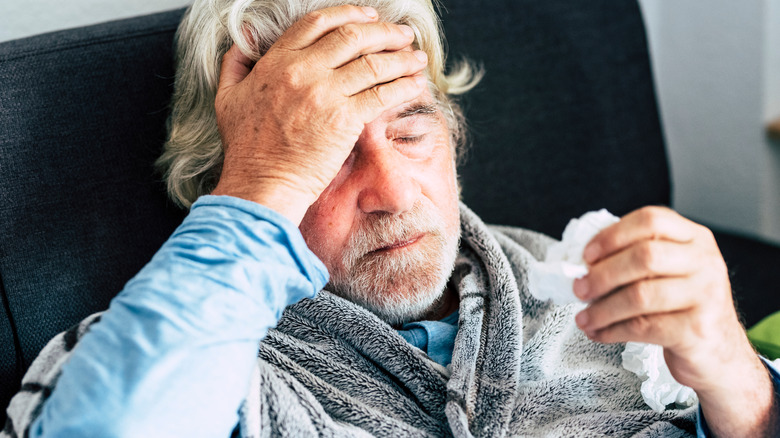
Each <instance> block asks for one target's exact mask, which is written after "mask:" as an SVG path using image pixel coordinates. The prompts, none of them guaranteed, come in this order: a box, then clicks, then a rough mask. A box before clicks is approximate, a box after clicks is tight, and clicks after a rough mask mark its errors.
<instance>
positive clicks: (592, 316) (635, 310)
mask: <svg viewBox="0 0 780 438" xmlns="http://www.w3.org/2000/svg"><path fill="white" fill-rule="evenodd" d="M688 287H689V285H686V282H685V281H684V280H682V279H680V278H659V279H654V280H646V281H639V282H636V283H632V284H630V285H628V286H626V287H624V288H621V289H618V290H616V291H615V292H613V293H611V294H609V295H607V296H605V297H603V298H601V299H599V300H597V301H594V302H592V303H591V304H590V305H589V306H588V308H586V309H585V310H583V311H581V312H580V313H579V314H578V315H577V317H576V321H577V325H578V326H579V327H580V328H581V329H582V330H583V331H584V332H585V333H593V332H596V331H599V330H602V329H605V328H607V327H609V326H612V325H615V324H618V323H622V322H625V321H628V320H630V319H632V318H637V317H642V316H650V315H656V314H660V313H669V312H672V313H674V312H679V311H683V310H688V309H690V308H692V307H694V306H695V305H696V304H697V301H698V300H697V297H695V296H693V295H692V294H691V293H689V290H688Z"/></svg>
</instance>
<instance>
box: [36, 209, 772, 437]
mask: <svg viewBox="0 0 780 438" xmlns="http://www.w3.org/2000/svg"><path fill="white" fill-rule="evenodd" d="M327 280H328V275H327V271H326V269H325V266H324V265H323V264H322V262H320V261H319V259H317V257H316V256H315V255H314V254H313V253H312V252H311V251H310V250H309V249H308V248H307V246H306V243H305V242H304V240H303V237H302V236H301V234H300V231H299V230H298V229H297V228H296V227H295V225H294V224H292V223H291V222H290V221H288V220H287V219H286V218H284V217H283V216H281V215H280V214H278V213H276V212H274V211H273V210H271V209H269V208H266V207H263V206H261V205H258V204H256V203H253V202H249V201H245V200H242V199H238V198H232V197H227V196H204V197H202V198H200V199H199V200H198V201H197V202H196V203H195V204H193V206H192V209H191V211H190V214H189V215H188V216H187V218H186V219H185V220H184V222H183V223H182V224H181V226H179V228H178V229H177V230H176V231H175V232H174V233H173V235H172V236H171V238H170V239H169V240H168V241H167V242H166V243H165V244H164V245H163V247H162V248H161V249H160V251H158V253H157V254H156V255H155V256H154V258H153V259H152V260H151V261H150V262H149V264H148V265H146V266H145V267H144V268H143V269H142V270H141V272H139V273H138V275H136V276H135V277H134V278H133V279H132V280H130V282H128V283H127V285H126V286H125V288H124V290H123V291H122V292H121V293H120V294H119V295H118V296H117V297H116V298H114V300H112V302H111V305H110V307H109V310H108V311H107V312H105V313H104V314H103V316H102V317H101V321H100V323H98V324H95V325H93V326H92V328H91V329H90V332H89V333H88V334H87V335H86V336H84V337H83V339H82V340H81V341H80V342H79V343H78V345H77V346H76V348H75V349H74V350H73V352H72V355H71V357H70V359H69V360H68V362H67V363H66V364H65V365H63V368H62V376H61V377H60V378H59V381H58V382H57V385H56V387H55V388H54V390H53V392H52V394H51V396H50V397H49V399H48V400H47V401H46V403H44V405H43V410H42V412H41V414H40V416H39V417H38V418H37V419H36V421H35V422H34V423H33V425H32V428H31V434H30V435H31V436H33V437H43V436H48V437H55V436H56V437H60V438H69V437H73V438H76V437H78V438H88V437H101V438H102V437H125V436H126V437H156V436H160V437H170V436H182V437H185V436H186V437H228V436H230V433H231V431H232V430H233V429H234V428H235V426H236V424H237V422H238V409H239V405H240V404H241V402H242V401H243V399H244V398H245V396H246V393H247V388H248V386H249V376H250V374H251V370H252V367H253V366H254V363H255V361H256V360H257V349H258V344H259V342H260V340H261V339H262V338H263V337H264V336H265V334H266V333H267V331H268V329H269V328H271V327H273V326H275V325H276V323H277V321H278V320H279V318H280V317H281V315H282V311H283V310H284V308H285V307H287V306H288V305H291V304H294V303H296V302H298V301H300V300H301V299H303V298H312V297H314V296H315V295H316V293H317V292H318V291H319V290H320V289H322V287H324V285H325V284H326V283H327ZM457 321H458V313H457V312H455V313H454V314H452V315H450V316H449V317H447V318H445V319H444V320H442V321H427V322H425V321H424V322H416V323H411V324H407V325H406V326H405V327H403V330H401V331H400V333H401V335H402V336H404V338H405V339H407V340H408V341H409V342H410V343H412V344H413V345H415V346H417V347H418V348H421V349H422V350H423V351H426V352H427V353H428V354H429V356H431V358H432V359H433V360H435V361H436V362H438V363H440V364H441V365H444V366H446V365H447V364H449V363H450V361H451V359H452V349H453V345H454V341H455V335H456V334H457ZM772 376H773V379H774V381H775V385H778V382H779V381H780V377H778V373H777V370H774V369H772ZM706 431H707V429H706V424H704V423H703V422H700V423H699V436H708V435H707V434H706Z"/></svg>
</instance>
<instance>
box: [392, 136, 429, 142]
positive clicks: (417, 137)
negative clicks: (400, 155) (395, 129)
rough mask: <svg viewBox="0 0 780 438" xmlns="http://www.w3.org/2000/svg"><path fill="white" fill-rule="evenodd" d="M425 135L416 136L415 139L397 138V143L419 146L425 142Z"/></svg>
mask: <svg viewBox="0 0 780 438" xmlns="http://www.w3.org/2000/svg"><path fill="white" fill-rule="evenodd" d="M424 137H425V136H424V135H416V136H413V137H396V138H395V141H397V142H399V143H403V144H417V143H419V142H421V141H422V140H423V138H424Z"/></svg>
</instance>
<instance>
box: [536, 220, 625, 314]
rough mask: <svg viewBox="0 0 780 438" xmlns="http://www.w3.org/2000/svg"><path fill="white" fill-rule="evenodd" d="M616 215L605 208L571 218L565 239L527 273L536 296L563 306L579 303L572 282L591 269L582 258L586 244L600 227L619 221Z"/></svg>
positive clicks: (552, 247)
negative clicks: (577, 217)
mask: <svg viewBox="0 0 780 438" xmlns="http://www.w3.org/2000/svg"><path fill="white" fill-rule="evenodd" d="M619 220H620V219H618V218H617V217H616V216H614V215H613V214H612V213H610V212H608V211H607V210H606V209H603V208H602V209H601V210H599V211H591V212H589V213H585V214H584V215H583V216H582V217H580V218H579V219H572V220H571V221H569V224H568V225H566V229H564V230H563V239H561V241H560V242H556V243H554V244H552V245H550V248H549V249H548V250H547V257H545V259H544V262H543V263H536V264H535V265H534V267H533V268H532V269H531V272H530V274H529V277H528V282H529V284H528V287H529V289H530V292H531V295H533V296H534V298H536V299H538V300H540V301H545V300H552V302H553V303H555V304H558V305H559V306H563V305H565V304H569V303H576V302H578V301H579V299H578V298H577V297H576V296H575V295H574V290H573V289H572V286H573V284H574V279H575V278H582V277H584V276H585V275H586V274H587V273H588V267H587V265H586V264H585V261H584V260H582V252H583V251H584V250H585V246H586V245H587V244H588V242H590V240H591V239H593V238H594V237H595V236H596V234H598V233H599V231H601V230H603V229H604V228H606V227H608V226H610V225H612V224H614V223H616V222H618V221H619Z"/></svg>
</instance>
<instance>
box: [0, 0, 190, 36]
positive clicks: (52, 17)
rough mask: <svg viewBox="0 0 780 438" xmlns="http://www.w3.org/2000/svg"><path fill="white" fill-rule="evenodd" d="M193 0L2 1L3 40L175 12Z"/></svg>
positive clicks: (0, 15)
mask: <svg viewBox="0 0 780 438" xmlns="http://www.w3.org/2000/svg"><path fill="white" fill-rule="evenodd" d="M189 3H191V0H124V1H109V0H2V1H0V41H7V40H12V39H16V38H22V37H26V36H30V35H35V34H39V33H44V32H50V31H53V30H61V29H67V28H70V27H78V26H84V25H88V24H95V23H100V22H103V21H109V20H115V19H119V18H127V17H133V16H136V15H143V14H149V13H153V12H160V11H165V10H169V9H175V8H179V7H182V6H185V5H187V4H189Z"/></svg>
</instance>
